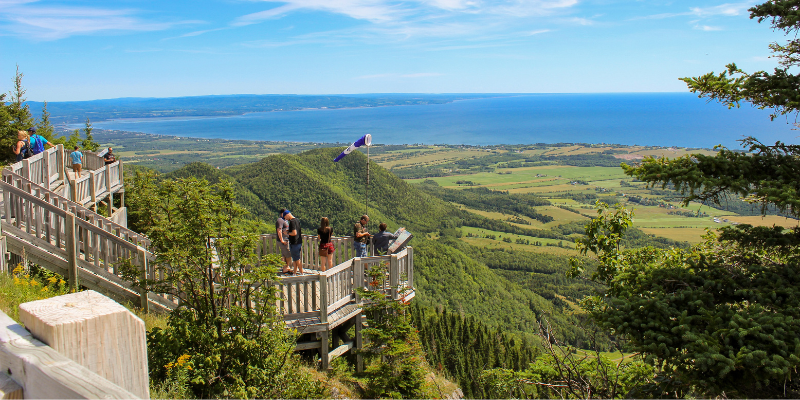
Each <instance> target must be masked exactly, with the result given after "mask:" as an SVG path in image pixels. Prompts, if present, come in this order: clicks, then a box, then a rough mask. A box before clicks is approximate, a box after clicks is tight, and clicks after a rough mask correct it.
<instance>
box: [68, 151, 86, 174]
mask: <svg viewBox="0 0 800 400" xmlns="http://www.w3.org/2000/svg"><path fill="white" fill-rule="evenodd" d="M69 158H70V159H72V170H73V171H74V172H75V179H77V178H80V177H81V167H83V153H81V152H80V151H78V146H75V151H73V152H72V153H69Z"/></svg>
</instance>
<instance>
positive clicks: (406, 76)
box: [353, 72, 444, 79]
mask: <svg viewBox="0 0 800 400" xmlns="http://www.w3.org/2000/svg"><path fill="white" fill-rule="evenodd" d="M442 75H444V74H440V73H438V72H417V73H413V74H391V73H388V74H375V75H362V76H357V77H355V78H353V79H398V78H401V79H416V78H431V77H436V76H442Z"/></svg>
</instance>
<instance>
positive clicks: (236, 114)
mask: <svg viewBox="0 0 800 400" xmlns="http://www.w3.org/2000/svg"><path fill="white" fill-rule="evenodd" d="M526 96H533V95H532V94H518V95H507V96H505V95H498V96H487V97H477V98H472V99H453V100H447V101H443V102H441V103H427V104H386V105H374V106H357V107H336V106H333V107H327V106H326V107H304V108H295V109H289V110H284V109H278V110H268V111H246V112H233V111H232V112H231V113H229V114H220V115H175V116H169V117H156V116H154V117H131V118H109V119H98V120H94V121H92V123H99V122H137V121H142V122H145V121H172V120H181V119H185V120H199V119H213V118H232V117H241V116H245V115H251V114H268V113H281V112H299V111H326V110H331V111H335V110H358V109H366V108H385V107H408V106H437V105H444V104H452V103H456V102H461V101H474V100H485V99H499V98H512V97H526ZM222 112H224V111H222ZM84 126H85V122H81V123H77V122H76V123H65V124H58V125H56V127H57V128H61V129H69V130H72V129H80V128H83V127H84Z"/></svg>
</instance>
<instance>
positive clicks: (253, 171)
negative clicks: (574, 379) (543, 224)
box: [166, 148, 589, 395]
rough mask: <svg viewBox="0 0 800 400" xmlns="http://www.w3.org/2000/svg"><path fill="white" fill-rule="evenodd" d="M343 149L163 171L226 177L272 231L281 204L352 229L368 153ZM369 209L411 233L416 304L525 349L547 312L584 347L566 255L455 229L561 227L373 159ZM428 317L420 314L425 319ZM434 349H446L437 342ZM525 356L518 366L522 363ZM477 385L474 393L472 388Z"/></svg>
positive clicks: (341, 231) (360, 206) (308, 225)
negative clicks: (438, 190)
mask: <svg viewBox="0 0 800 400" xmlns="http://www.w3.org/2000/svg"><path fill="white" fill-rule="evenodd" d="M340 151H341V149H338V148H329V149H316V150H311V151H307V152H304V153H301V154H298V155H288V154H281V155H274V156H269V157H266V158H264V159H263V160H261V161H259V162H256V163H253V164H247V165H242V166H240V167H233V168H227V169H222V170H220V169H216V168H213V167H211V166H208V165H205V164H199V163H195V164H190V165H187V166H186V167H184V168H181V169H179V170H176V171H174V172H171V173H169V174H167V175H166V176H167V177H170V178H185V177H189V176H193V177H201V178H205V179H207V180H208V181H209V182H211V183H216V182H220V181H221V180H227V181H230V182H231V184H232V186H233V188H234V191H235V195H236V200H237V202H239V203H241V204H242V205H244V206H245V207H246V208H247V209H248V210H249V211H250V212H251V213H252V214H253V215H254V216H256V217H258V218H259V219H261V220H263V221H265V222H267V228H266V229H268V230H269V229H274V228H272V227H271V225H272V222H273V221H274V220H275V218H276V217H277V213H278V211H279V210H280V209H281V208H289V209H290V210H292V212H293V213H294V215H296V216H298V218H300V220H301V223H302V224H303V228H304V230H305V232H306V233H312V234H313V232H315V228H316V227H317V226H318V223H319V219H320V218H321V217H323V216H327V217H328V218H329V219H330V220H331V224H332V226H333V229H334V234H336V235H341V236H345V235H350V234H352V233H351V229H352V223H353V222H355V220H356V219H357V218H358V217H359V216H360V215H361V214H363V213H364V211H365V209H364V201H365V185H364V183H365V182H366V157H365V156H364V155H363V154H361V153H359V152H354V153H352V154H351V155H349V156H348V157H345V158H344V159H343V160H342V161H341V162H339V163H336V164H334V163H333V162H332V160H333V158H334V157H335V156H336V155H338V153H339V152H340ZM478 195H481V193H478ZM488 196H491V197H489V198H490V199H491V198H493V197H497V196H503V197H506V196H508V195H506V194H492V193H488ZM512 198H515V199H516V198H519V199H522V200H525V201H526V202H527V201H529V202H530V203H532V204H537V205H542V204H547V203H546V201H545V200H542V199H538V198H536V197H535V196H530V195H526V196H513V197H512ZM483 204H484V205H486V206H491V202H490V201H486V200H483ZM503 204H505V205H504V206H505V207H517V208H519V207H523V206H527V205H525V204H524V203H523V204H520V205H518V206H514V205H513V202H506V203H503ZM532 204H531V205H532ZM476 206H477V205H476ZM479 208H481V207H479ZM369 215H370V217H371V221H372V222H371V224H370V225H371V228H372V229H373V230H375V226H376V225H377V223H378V222H386V223H387V224H388V225H389V229H390V230H394V229H396V228H398V227H400V226H405V227H406V228H407V229H409V230H410V231H411V232H413V233H414V235H415V238H414V239H413V240H412V242H411V245H412V246H413V247H414V250H415V272H416V276H415V278H416V280H415V286H416V290H417V297H416V298H415V300H414V303H415V305H416V306H417V307H420V309H422V310H428V311H425V312H426V313H429V314H430V315H434V311H435V310H438V311H436V312H439V313H441V312H442V311H444V310H447V312H449V313H452V315H458V316H460V317H459V318H472V319H474V320H476V321H481V322H482V323H483V324H484V325H485V327H484V328H481V329H486V330H500V331H502V332H505V334H506V335H510V336H508V338H509V340H510V338H516V339H514V340H516V341H517V342H516V343H517V345H516V347H519V348H520V349H521V351H523V350H524V351H523V352H528V354H529V353H530V352H532V351H533V350H532V346H533V343H535V342H536V341H537V339H536V338H535V337H534V336H535V335H534V333H535V332H536V330H537V329H538V321H539V318H540V317H541V316H547V317H548V318H549V319H550V320H551V321H552V322H553V323H554V325H557V326H558V330H559V333H560V335H562V336H563V337H564V338H565V339H566V340H568V341H569V342H570V343H573V344H575V345H577V346H579V347H580V346H582V345H584V344H586V343H587V342H588V338H587V337H586V334H585V332H584V331H583V330H582V329H581V327H580V326H579V325H580V322H579V320H577V319H576V318H575V317H574V316H573V315H572V314H573V313H574V307H573V306H570V305H568V304H567V303H566V302H565V299H567V300H566V301H570V302H575V301H577V300H578V299H579V298H580V295H582V294H588V293H589V287H588V286H586V285H585V284H578V285H573V286H574V287H572V288H570V289H569V290H568V292H569V294H568V297H566V298H562V297H561V296H556V295H555V293H556V286H557V285H559V284H562V283H565V280H566V279H565V273H566V271H567V270H568V268H569V260H568V258H567V257H566V256H557V255H549V254H534V253H524V254H522V253H520V252H517V253H513V252H503V251H502V250H500V251H498V252H493V253H485V252H486V251H487V250H485V249H481V248H479V247H476V246H472V245H469V244H467V243H464V242H462V241H460V240H458V239H457V237H456V236H458V235H459V234H458V228H460V227H462V226H479V227H487V228H490V229H491V228H495V229H497V230H499V231H515V232H522V233H528V234H532V235H537V234H538V235H540V236H544V237H553V238H559V239H564V240H569V239H568V238H567V237H566V236H565V235H564V234H563V233H561V232H560V231H557V230H544V229H522V228H518V227H516V226H513V225H509V224H506V223H503V222H501V221H496V220H491V219H488V218H485V217H481V216H479V215H476V214H473V213H470V212H468V211H465V210H461V209H459V208H458V207H457V206H455V205H453V204H451V203H450V202H448V201H445V200H443V199H440V198H438V197H437V196H434V195H431V194H429V193H426V191H422V190H420V189H419V188H418V187H417V186H415V185H411V184H408V183H406V182H405V181H403V180H401V179H399V178H398V177H396V176H394V175H393V174H392V173H391V172H389V171H387V170H386V169H384V168H382V167H380V166H378V165H377V164H374V163H372V164H371V165H370V207H369ZM568 230H571V229H568ZM515 270H516V271H515ZM511 272H514V274H510V273H511ZM573 304H574V303H573ZM427 320H428V319H419V320H418V321H419V322H420V323H425V321H427ZM419 329H421V330H422V331H424V330H425V329H427V328H426V327H424V326H420V327H419ZM487 332H488V331H487ZM423 339H424V338H423ZM523 344H524V345H523ZM465 346H467V344H465ZM520 346H521V347H520ZM433 349H434V350H436V351H441V350H444V348H443V347H441V346H438V347H433ZM429 351H430V349H429ZM448 351H449V350H448ZM442 357H445V356H444V355H442V354H438V353H431V354H429V360H431V361H433V360H437V359H442ZM448 357H452V355H450V356H448ZM465 362H466V363H468V362H467V361H464V360H462V361H460V363H461V364H459V365H460V367H459V368H463V366H464V365H465V364H464V363H465ZM476 362H477V361H476ZM445 364H447V363H445ZM526 364H527V363H526V362H523V363H522V364H514V365H522V367H524V366H525V365H526ZM493 365H494V364H491V363H489V364H486V363H483V364H480V365H478V364H475V365H472V366H471V367H470V370H472V371H474V372H475V373H479V372H480V371H482V370H484V369H489V368H491V367H492V366H493ZM503 365H505V364H503ZM501 366H502V365H501ZM445 369H446V370H447V371H448V374H451V375H452V376H454V377H455V378H454V379H458V377H459V376H460V375H459V374H461V372H458V371H463V369H462V370H450V369H447V368H445ZM469 390H473V389H469ZM474 390H478V389H477V388H476V389H474ZM470 393H473V392H471V391H470ZM479 393H480V391H478V392H475V394H476V395H477V394H479Z"/></svg>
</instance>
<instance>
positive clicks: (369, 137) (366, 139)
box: [333, 133, 372, 162]
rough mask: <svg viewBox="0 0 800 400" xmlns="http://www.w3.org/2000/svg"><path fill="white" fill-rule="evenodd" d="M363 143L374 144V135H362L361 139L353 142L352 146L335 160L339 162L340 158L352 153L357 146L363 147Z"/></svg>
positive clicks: (334, 160)
mask: <svg viewBox="0 0 800 400" xmlns="http://www.w3.org/2000/svg"><path fill="white" fill-rule="evenodd" d="M363 145H367V146H372V135H370V134H369V133H368V134H366V135H364V136H362V137H361V139H358V140H356V141H355V142H354V143H353V144H351V145H350V147H348V148H346V149H344V151H343V152H342V154H339V155H338V156H337V157H336V158H334V159H333V162H338V161H339V160H341V159H342V158H344V156H346V155H348V154H350V152H352V151H353V150H355V149H356V147H361V146H363Z"/></svg>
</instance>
